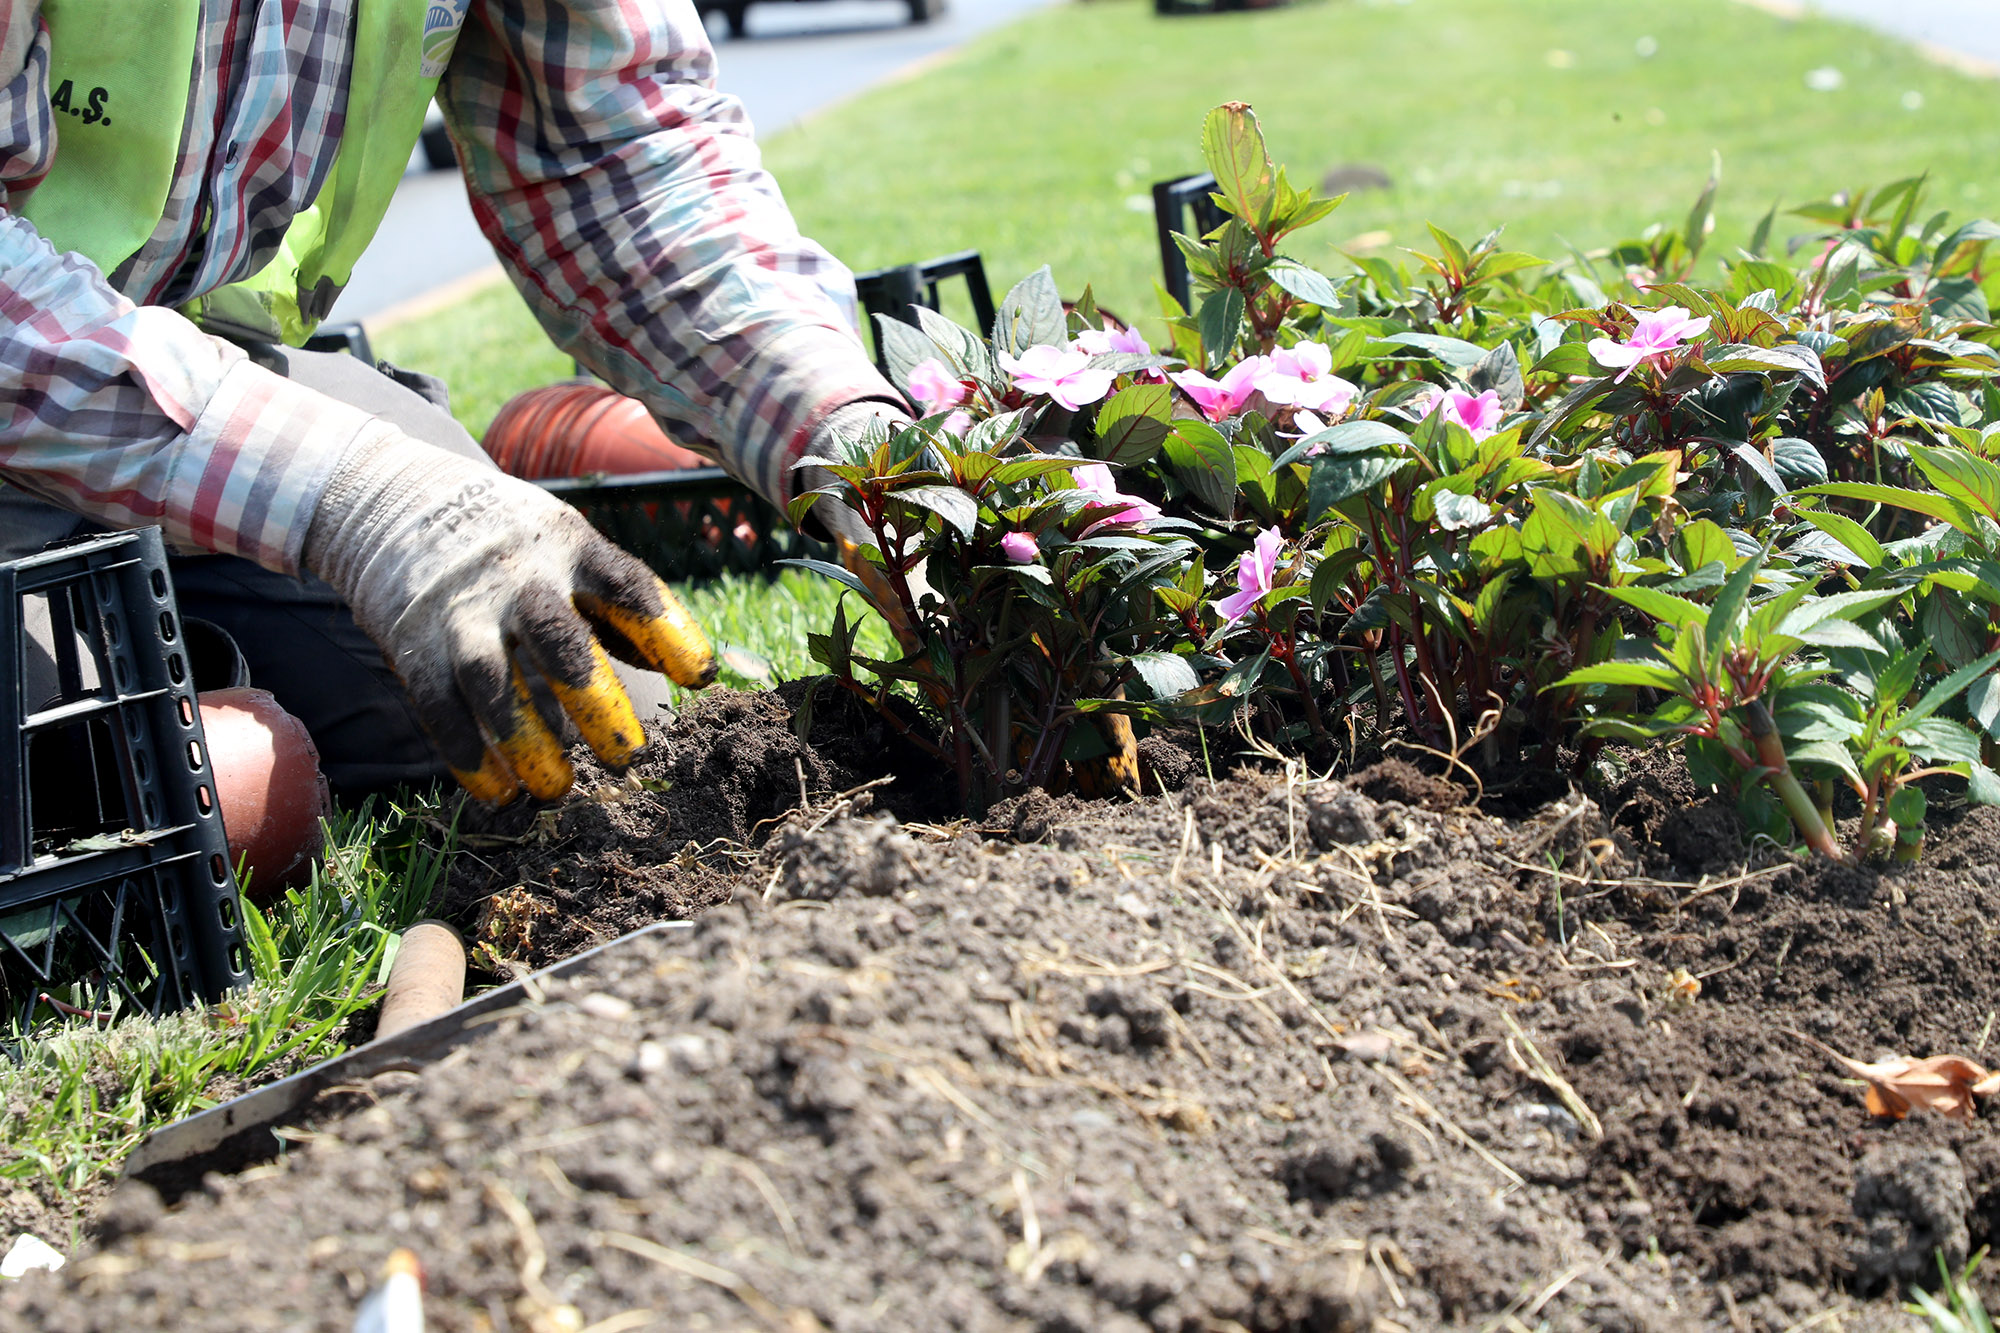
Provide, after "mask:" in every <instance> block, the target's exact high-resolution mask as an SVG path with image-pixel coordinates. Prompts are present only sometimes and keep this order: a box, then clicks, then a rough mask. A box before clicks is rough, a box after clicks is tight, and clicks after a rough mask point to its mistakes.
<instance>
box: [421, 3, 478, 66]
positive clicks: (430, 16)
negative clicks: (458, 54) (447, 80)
mask: <svg viewBox="0 0 2000 1333" xmlns="http://www.w3.org/2000/svg"><path fill="white" fill-rule="evenodd" d="M471 2H472V0H430V4H429V6H428V7H426V9H425V10H424V45H423V57H424V63H423V66H422V68H421V69H420V70H419V73H420V74H421V76H422V77H424V78H426V79H435V78H439V77H441V76H442V75H443V74H444V67H445V66H446V65H447V64H449V63H450V62H451V51H452V48H453V47H455V46H457V45H458V30H459V29H460V28H463V27H464V26H465V9H466V6H467V5H469V4H470V3H471Z"/></svg>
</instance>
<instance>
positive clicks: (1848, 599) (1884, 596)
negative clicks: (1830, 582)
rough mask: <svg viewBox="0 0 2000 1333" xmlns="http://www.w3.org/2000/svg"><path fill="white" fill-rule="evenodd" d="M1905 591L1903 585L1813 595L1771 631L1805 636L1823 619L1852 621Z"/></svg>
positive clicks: (1792, 635) (1795, 637)
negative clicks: (1901, 586) (1823, 595)
mask: <svg viewBox="0 0 2000 1333" xmlns="http://www.w3.org/2000/svg"><path fill="white" fill-rule="evenodd" d="M1904 591H1905V590H1904V589H1902V588H1888V589H1874V590H1863V591H1859V592H1837V593H1833V594H1831V595H1829V596H1826V597H1815V598H1812V599H1811V600H1810V601H1806V602H1801V603H1800V604H1799V605H1798V606H1796V607H1794V608H1792V610H1791V612H1790V613H1789V614H1787V615H1786V616H1785V618H1784V619H1783V620H1780V621H1779V622H1778V624H1777V626H1776V628H1775V630H1774V631H1773V632H1774V633H1778V634H1783V635H1786V636H1788V637H1790V638H1794V639H1800V638H1804V637H1805V636H1806V635H1807V634H1808V633H1809V632H1811V631H1812V630H1813V629H1815V628H1817V627H1818V626H1819V625H1821V624H1823V623H1825V622H1826V621H1829V620H1853V619H1855V618H1857V617H1859V616H1865V615H1867V614H1868V613H1869V612H1870V611H1873V610H1874V609H1875V608H1877V607H1879V606H1886V605H1887V604H1888V603H1890V602H1893V601H1895V600H1896V599H1897V598H1898V597H1901V596H1902V595H1903V593H1904ZM1871 642H1872V640H1871Z"/></svg>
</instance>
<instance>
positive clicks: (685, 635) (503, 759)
mask: <svg viewBox="0 0 2000 1333" xmlns="http://www.w3.org/2000/svg"><path fill="white" fill-rule="evenodd" d="M305 565H306V567H307V568H308V569H309V570H311V571H312V572H313V573H315V574H317V575H319V576H320V577H321V578H323V579H325V580H326V581H327V582H328V583H330V584H332V585H333V587H334V589H335V590H336V591H338V592H339V593H340V595H341V597H342V598H343V599H344V600H345V601H346V602H347V605H348V607H349V608H350V609H351V610H352V611H353V613H354V619H355V622H356V623H357V624H359V625H360V626H361V628H362V629H363V630H365V631H366V632H367V633H368V635H369V637H370V638H372V639H374V640H375V642H376V644H377V645H378V646H379V647H380V648H381V649H382V652H383V655H384V656H385V657H387V658H388V660H389V664H390V666H392V667H393V668H394V669H395V671H396V674H397V675H398V676H399V677H401V679H402V681H403V685H404V687H405V688H406V689H408V690H409V692H410V698H411V701H412V702H413V703H414V704H415V706H416V710H417V718H418V720H419V721H420V722H422V723H423V726H424V729H425V730H426V731H428V732H429V733H430V737H431V740H432V742H433V743H434V744H436V746H437V747H438V749H439V751H440V752H441V753H442V754H443V755H444V759H445V762H446V763H447V764H448V765H450V767H451V772H452V776H453V777H455V778H457V779H458V781H459V783H460V785H462V786H463V787H464V788H465V789H466V790H467V791H468V792H470V793H472V795H474V796H476V797H478V798H479V799H480V800H484V801H495V802H502V803H504V802H506V801H508V800H511V799H512V798H513V796H514V794H515V793H516V791H517V790H518V789H519V788H521V787H526V788H527V789H528V791H529V792H530V793H532V794H533V795H535V796H538V797H541V798H543V799H549V798H553V797H556V796H560V795H561V794H562V793H563V792H565V791H567V790H568V789H569V785H570V782H571V781H572V780H573V778H574V776H575V775H574V773H573V772H572V771H571V768H570V765H569V761H568V760H567V759H565V758H564V757H563V747H562V743H561V741H560V740H559V739H558V738H557V737H556V736H555V734H554V733H553V732H552V731H551V730H550V728H549V726H548V724H547V723H546V722H545V721H544V720H543V718H542V715H541V713H540V712H539V711H538V710H537V708H536V705H535V701H534V697H533V695H532V694H531V693H530V691H529V686H528V673H530V672H532V673H533V674H534V675H535V676H538V677H540V679H541V680H542V681H543V682H545V683H546V684H547V686H548V690H549V692H550V693H551V694H552V695H553V696H554V698H555V700H556V702H557V703H558V704H559V705H561V707H562V709H563V711H564V712H566V713H567V714H568V715H569V717H570V719H571V720H572V721H573V722H575V723H576V727H577V730H578V732H580V733H581V734H582V736H583V739H584V740H585V741H586V742H587V743H588V744H589V746H590V748H591V749H592V750H594V751H596V753H597V755H598V757H599V758H600V759H603V760H604V761H605V762H606V763H608V764H612V765H614V766H622V765H624V764H627V763H629V762H631V760H632V758H633V757H634V756H635V755H636V754H637V753H638V752H639V750H640V749H641V748H642V747H643V746H644V745H645V733H644V732H643V731H642V730H641V729H640V726H639V719H638V716H637V714H636V713H635V712H634V711H633V708H632V701H631V700H630V699H629V698H628V697H627V696H626V693H625V690H624V687H622V686H621V685H620V684H619V683H618V678H617V676H616V675H615V674H614V673H613V671H612V667H611V661H610V658H609V657H608V656H607V654H606V649H607V648H609V649H610V651H611V652H613V653H616V654H617V655H618V656H619V657H620V658H622V659H624V660H625V661H628V662H632V663H634V664H636V665H639V666H645V667H651V668H652V669H654V670H656V671H661V672H664V673H666V675H667V676H668V678H669V679H671V680H673V681H674V683H676V684H678V685H685V686H689V687H699V686H702V685H706V684H708V683H709V682H710V681H711V680H713V679H714V678H715V658H714V655H713V654H712V653H711V652H710V650H709V646H708V640H707V639H706V638H705V637H704V636H703V635H702V632H701V630H700V628H699V627H698V626H696V625H695V623H694V621H693V620H692V619H691V618H689V616H688V614H687V611H686V610H685V609H684V608H683V607H682V606H681V604H680V602H679V601H678V600H677V599H676V598H675V597H674V595H673V593H672V592H671V591H669V590H668V588H667V586H666V585H665V584H664V583H662V582H660V580H659V578H658V577H657V576H655V575H654V573H653V572H652V571H651V570H650V569H648V568H647V567H646V566H645V565H643V564H641V563H640V562H639V561H638V560H636V559H634V558H633V557H632V556H629V555H627V554H626V553H625V552H623V551H620V550H619V549H618V548H617V547H615V546H613V545H612V544H611V543H610V542H608V541H606V540H605V539H604V538H603V537H601V536H599V535H598V533H597V531H596V530H595V529H594V528H592V527H591V526H590V524H589V523H588V522H587V521H586V520H585V519H584V517H583V516H582V515H581V514H579V513H577V512H576V511H575V510H574V509H572V508H570V507H569V506H568V505H566V504H564V503H563V502H562V501H560V500H558V499H556V498H555V497H554V496H552V495H550V494H549V493H548V492H547V491H544V490H543V489H542V488H541V487H539V486H535V485H533V484H531V483H529V482H525V481H521V480H518V479H516V478H514V477H510V476H507V475H506V474H505V473H503V472H500V471H498V470H497V469H495V468H494V467H492V466H491V465H490V464H486V463H482V462H475V461H473V460H471V459H467V458H462V457H460V456H458V455H457V454H454V453H451V452H449V451H447V450H444V449H440V448H437V447H436V446H435V445H430V444H425V443H423V442H421V441H418V440H413V439H410V438H408V437H406V436H400V435H397V436H391V437H389V438H387V439H380V440H374V441H368V442H364V443H360V444H357V445H355V446H354V447H353V448H351V449H350V450H349V451H348V452H347V453H346V454H345V455H343V456H342V458H341V460H340V462H339V464H338V465H337V466H336V468H335V470H334V473H333V476H332V477H331V478H330V479H329V480H328V482H327V485H326V488H325V490H324V491H323V492H322V493H321V496H320V499H319V504H318V507H317V508H316V509H315V510H314V512H313V518H312V524H311V526H310V528H309V529H308V530H307V533H306V546H305Z"/></svg>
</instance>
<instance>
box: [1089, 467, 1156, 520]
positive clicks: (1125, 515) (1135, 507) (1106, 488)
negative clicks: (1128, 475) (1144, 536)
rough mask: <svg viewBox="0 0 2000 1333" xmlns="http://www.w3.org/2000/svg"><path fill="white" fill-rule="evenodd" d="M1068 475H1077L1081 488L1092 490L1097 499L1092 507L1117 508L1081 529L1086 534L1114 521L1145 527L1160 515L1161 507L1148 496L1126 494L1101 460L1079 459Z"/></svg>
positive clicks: (1092, 503)
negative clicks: (1116, 510)
mask: <svg viewBox="0 0 2000 1333" xmlns="http://www.w3.org/2000/svg"><path fill="white" fill-rule="evenodd" d="M1070 476H1072V477H1074V478H1075V479H1076V488H1077V489H1078V490H1080V491H1092V492H1094V493H1095V494H1096V495H1097V497H1098V498H1097V499H1094V500H1092V501H1091V502H1090V503H1091V506H1092V507H1093V508H1112V507H1114V506H1116V507H1117V509H1118V512H1117V513H1114V514H1109V515H1107V516H1105V517H1104V518H1100V519H1098V520H1097V521H1096V522H1095V523H1092V524H1091V525H1090V526H1089V527H1087V528H1085V529H1084V530H1083V535H1084V536H1086V537H1088V536H1089V535H1090V534H1091V533H1093V532H1096V531H1097V530H1098V529H1099V528H1102V527H1106V526H1108V525H1110V524H1113V523H1124V524H1129V525H1130V526H1132V527H1134V528H1137V529H1139V530H1140V531H1142V532H1143V531H1144V530H1145V527H1146V525H1147V524H1148V523H1150V522H1152V521H1153V520H1154V519H1156V518H1158V517H1159V516H1160V507H1159V506H1158V505H1156V504H1154V503H1153V502H1152V501H1150V500H1144V499H1141V498H1140V497H1139V496H1136V495H1126V494H1125V493H1124V492H1122V491H1120V490H1119V489H1118V483H1117V482H1116V481H1113V480H1112V478H1111V469H1110V468H1109V467H1106V466H1105V465H1104V464H1102V463H1082V464H1079V465H1078V466H1076V467H1073V468H1071V469H1070Z"/></svg>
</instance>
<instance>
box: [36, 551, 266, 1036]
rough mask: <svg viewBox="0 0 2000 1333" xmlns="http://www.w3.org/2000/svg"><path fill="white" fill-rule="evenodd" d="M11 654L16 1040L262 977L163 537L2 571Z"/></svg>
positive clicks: (42, 558) (210, 995) (202, 996)
mask: <svg viewBox="0 0 2000 1333" xmlns="http://www.w3.org/2000/svg"><path fill="white" fill-rule="evenodd" d="M31 619H32V620H33V621H35V622H37V623H46V624H47V625H48V626H49V630H50V634H49V636H48V637H49V638H51V639H52V642H53V649H52V651H50V650H44V649H41V648H38V647H37V646H36V644H35V642H33V641H32V640H31V636H30V634H29V632H28V629H29V623H30V621H31ZM0 644H4V645H6V648H7V650H8V651H9V652H11V653H12V659H11V669H10V670H9V671H8V672H7V673H6V675H7V678H8V679H7V683H6V685H5V687H4V689H0V736H4V737H5V738H7V740H8V742H9V743H8V744H7V745H6V746H4V747H0V1001H4V1003H5V1005H6V1008H7V1021H8V1026H9V1031H8V1032H7V1033H6V1034H5V1040H8V1041H13V1040H18V1039H19V1038H20V1037H21V1036H23V1035H25V1034H26V1033H27V1032H28V1031H29V1030H30V1029H31V1028H32V1027H33V1026H34V1025H35V1024H36V1023H37V1022H39V1021H42V1020H44V1019H47V1018H48V1017H50V1016H51V1015H53V1014H57V1013H60V1012H63V1011H64V1010H65V1009H68V1010H81V1011H84V1012H87V1013H95V1014H107V1013H133V1012H144V1013H149V1014H162V1013H168V1012H171V1011H173V1010H176V1009H181V1008H185V1007H187V1006H189V1005H192V1004H197V1003H201V1002H204V1001H213V1000H217V999H220V998H221V997H222V996H223V994H224V993H225V992H227V991H228V990H230V989H231V988H233V987H236V986H241V985H245V984H247V983H248V982H249V980H250V971H249V960H248V958H247V957H246V956H245V953H244V948H243V933H242V930H243V926H242V913H243V907H242V903H241V901H240V899H239V898H238V896H237V891H236V880H235V876H234V874H233V872H232V868H231V866H230V864H229V847H228V843H227V841H226V840H225V838H224V836H223V830H222V817H221V814H220V812H219V811H218V809H217V805H216V798H215V787H214V783H213V779H212V777H211V775H210V773H209V769H208V743H207V738H206V737H205V736H204V735H203V734H202V729H201V714H200V712H199V710H198V709H197V708H196V706H195V694H194V680H193V676H192V673H191V671H190V670H189V662H188V656H187V651H186V647H185V644H184V642H183V638H182V634H181V624H180V617H179V614H178V613H177V612H176V610H175V609H174V600H173V585H172V582H171V580H170V577H169V574H168V570H167V560H166V550H165V546H164V544H163V543H162V541H161V538H160V532H159V529H157V528H145V529H141V530H139V531H136V532H124V533H117V534H113V535H110V536H104V537H96V538H91V539H88V540H85V541H81V542H77V543H74V544H71V545H68V546H63V547H60V548H57V549H56V550H53V551H47V552H44V553H42V554H40V555H33V556H28V557H26V558H24V559H21V560H16V561H13V562H11V563H7V564H0Z"/></svg>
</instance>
